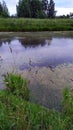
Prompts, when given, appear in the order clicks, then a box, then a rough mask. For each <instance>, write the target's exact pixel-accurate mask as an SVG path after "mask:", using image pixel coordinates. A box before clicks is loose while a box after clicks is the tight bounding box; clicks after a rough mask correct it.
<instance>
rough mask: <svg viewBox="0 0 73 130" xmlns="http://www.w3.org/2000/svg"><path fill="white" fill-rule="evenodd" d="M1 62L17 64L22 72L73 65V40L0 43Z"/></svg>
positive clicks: (12, 40) (14, 40)
mask: <svg viewBox="0 0 73 130" xmlns="http://www.w3.org/2000/svg"><path fill="white" fill-rule="evenodd" d="M0 56H1V57H0V61H2V60H3V61H4V62H6V63H8V64H9V63H10V64H11V63H12V60H13V62H15V64H16V66H17V67H18V68H19V69H20V70H24V69H28V68H29V67H30V66H31V67H35V66H38V67H43V66H46V67H48V66H52V67H55V66H57V65H58V64H64V63H73V38H58V37H56V38H54V37H53V38H50V39H44V40H43V39H42V40H38V39H35V40H34V39H30V40H29V39H23V38H22V39H19V38H13V39H10V40H5V41H0Z"/></svg>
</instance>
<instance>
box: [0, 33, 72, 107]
mask: <svg viewBox="0 0 73 130" xmlns="http://www.w3.org/2000/svg"><path fill="white" fill-rule="evenodd" d="M41 35H42V34H41ZM14 70H16V71H17V72H18V73H20V74H21V75H22V76H23V77H25V78H26V79H27V80H28V82H29V89H30V100H31V101H32V102H35V103H39V104H42V105H44V106H46V107H49V108H57V109H60V108H61V99H62V90H63V89H64V88H65V87H68V88H70V89H73V38H72V37H68V36H67V37H64V36H51V37H49V36H47V37H44V38H43V37H41V38H40V37H35V38H34V37H28V38H27V37H24V36H21V37H19V36H13V37H10V38H8V37H7V38H4V39H1V40H0V88H2V85H3V84H1V82H2V78H3V77H2V75H3V74H4V73H6V72H11V71H14Z"/></svg>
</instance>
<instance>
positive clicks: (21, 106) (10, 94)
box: [0, 74, 73, 130]
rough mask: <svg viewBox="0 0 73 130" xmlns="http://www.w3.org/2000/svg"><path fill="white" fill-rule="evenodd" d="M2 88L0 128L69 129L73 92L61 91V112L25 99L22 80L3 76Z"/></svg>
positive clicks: (26, 87)
mask: <svg viewBox="0 0 73 130" xmlns="http://www.w3.org/2000/svg"><path fill="white" fill-rule="evenodd" d="M4 82H5V84H6V86H7V87H6V90H0V130H72V129H73V95H72V93H71V92H69V90H67V89H66V90H64V95H63V109H62V112H58V111H55V110H49V109H47V108H45V107H42V106H39V105H36V104H33V103H30V102H29V95H30V94H29V90H28V84H27V81H26V79H23V78H22V77H21V76H20V75H15V74H7V75H5V76H4Z"/></svg>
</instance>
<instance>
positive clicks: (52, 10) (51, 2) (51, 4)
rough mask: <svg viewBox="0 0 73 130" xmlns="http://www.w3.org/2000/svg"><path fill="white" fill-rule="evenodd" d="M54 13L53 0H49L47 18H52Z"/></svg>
mask: <svg viewBox="0 0 73 130" xmlns="http://www.w3.org/2000/svg"><path fill="white" fill-rule="evenodd" d="M55 15H56V11H55V3H54V1H53V0H50V2H49V4H48V17H49V18H54V17H55Z"/></svg>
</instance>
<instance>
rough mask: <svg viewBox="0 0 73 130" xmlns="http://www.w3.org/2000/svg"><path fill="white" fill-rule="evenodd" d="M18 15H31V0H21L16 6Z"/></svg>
mask: <svg viewBox="0 0 73 130" xmlns="http://www.w3.org/2000/svg"><path fill="white" fill-rule="evenodd" d="M16 9H17V16H18V17H30V16H31V11H30V5H29V0H19V2H18V5H17V6H16Z"/></svg>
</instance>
